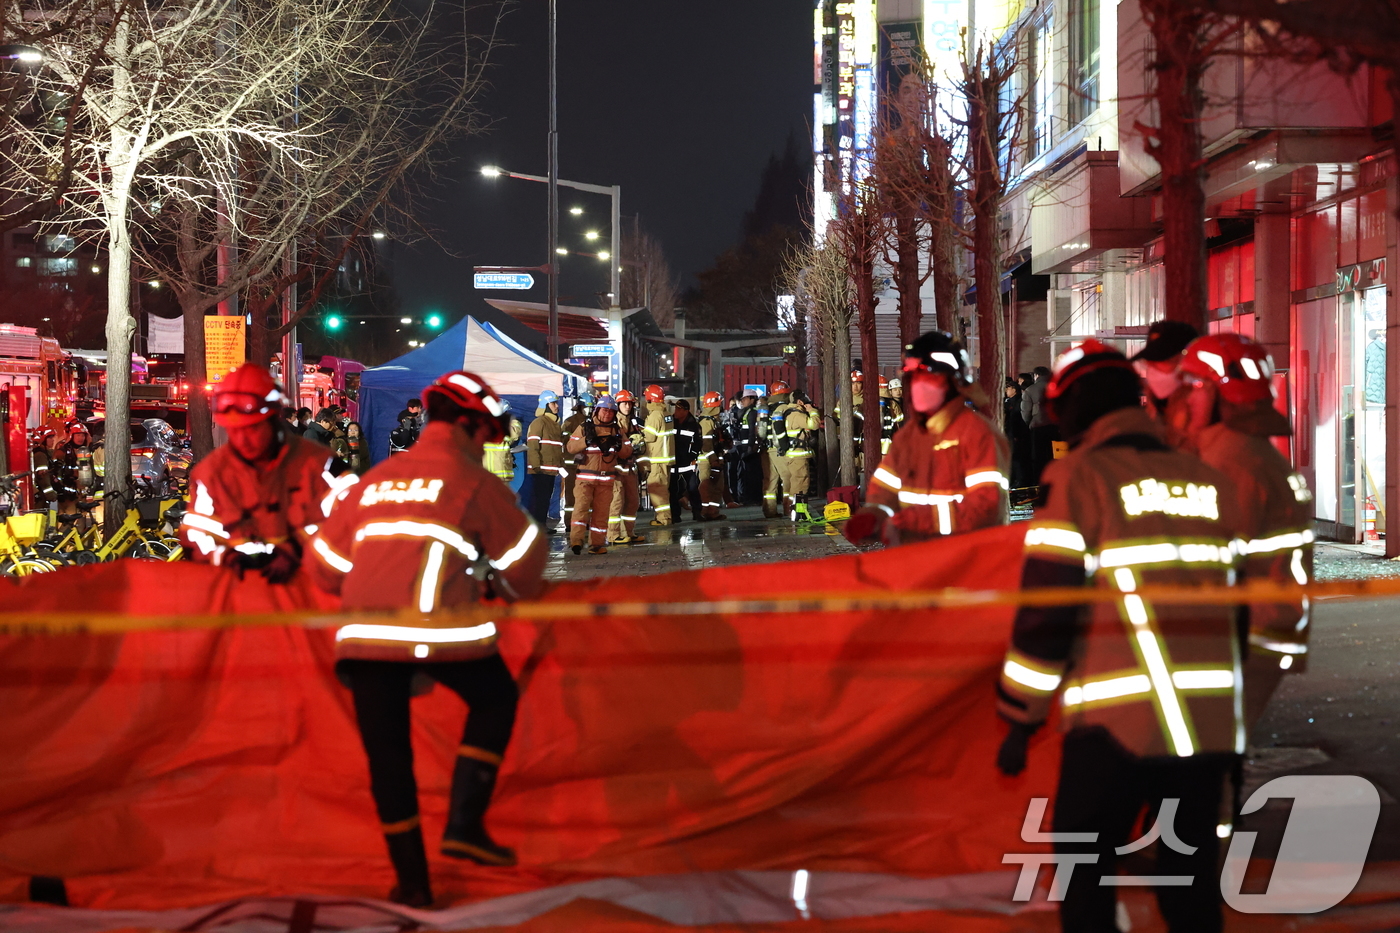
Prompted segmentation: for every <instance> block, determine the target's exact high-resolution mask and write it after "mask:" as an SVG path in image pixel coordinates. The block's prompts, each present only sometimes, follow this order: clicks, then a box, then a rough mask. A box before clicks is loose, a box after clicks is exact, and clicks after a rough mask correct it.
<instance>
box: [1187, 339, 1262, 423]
mask: <svg viewBox="0 0 1400 933" xmlns="http://www.w3.org/2000/svg"><path fill="white" fill-rule="evenodd" d="M1181 372H1182V373H1183V374H1184V375H1186V376H1187V377H1192V378H1195V379H1198V380H1201V381H1204V382H1211V383H1214V384H1215V386H1216V387H1217V388H1218V389H1219V390H1220V397H1221V398H1223V399H1225V401H1227V402H1232V403H1234V404H1236V405H1249V404H1252V403H1254V402H1259V401H1263V400H1264V399H1271V398H1273V397H1274V389H1273V386H1272V385H1271V384H1270V382H1269V380H1270V379H1271V378H1272V377H1273V375H1274V361H1273V360H1272V359H1270V357H1269V352H1268V351H1267V350H1265V349H1264V348H1263V347H1261V346H1260V345H1259V344H1257V343H1255V342H1254V341H1253V340H1250V339H1249V338H1248V337H1241V336H1240V335H1239V334H1207V335H1206V336H1204V337H1197V338H1196V339H1195V340H1193V341H1191V344H1190V345H1189V346H1188V347H1187V348H1186V353H1185V354H1184V355H1183V356H1182V358H1181Z"/></svg>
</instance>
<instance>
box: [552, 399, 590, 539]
mask: <svg viewBox="0 0 1400 933" xmlns="http://www.w3.org/2000/svg"><path fill="white" fill-rule="evenodd" d="M592 412H593V393H592V392H580V393H579V395H578V400H577V404H576V405H575V407H574V410H573V413H572V414H570V415H569V417H568V418H566V419H564V425H563V427H562V428H561V430H560V433H561V434H563V436H564V439H565V442H566V443H567V442H568V439H569V438H570V437H572V436H573V434H574V431H576V430H577V429H578V426H579V425H581V424H583V423H584V421H586V420H588V417H589V415H591V414H592ZM577 478H578V463H577V461H575V460H574V458H573V457H565V458H564V510H563V516H562V517H563V523H562V525H561V526H560V529H559V530H560V532H561V533H563V534H572V533H573V522H574V489H575V486H574V480H576V479H577Z"/></svg>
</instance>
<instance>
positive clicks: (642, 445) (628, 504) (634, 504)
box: [608, 389, 646, 544]
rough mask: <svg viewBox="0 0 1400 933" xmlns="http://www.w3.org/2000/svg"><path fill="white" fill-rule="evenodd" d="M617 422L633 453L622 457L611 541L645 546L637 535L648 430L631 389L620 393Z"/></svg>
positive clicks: (610, 519)
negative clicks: (639, 415) (643, 459)
mask: <svg viewBox="0 0 1400 933" xmlns="http://www.w3.org/2000/svg"><path fill="white" fill-rule="evenodd" d="M617 422H618V426H619V427H620V428H621V429H622V433H623V434H624V435H626V436H627V442H628V443H629V444H631V445H632V453H631V454H630V455H628V456H626V457H619V458H618V461H617V480H616V482H614V483H613V501H612V508H611V509H609V510H608V540H609V541H610V542H612V543H613V544H642V543H644V542H645V541H646V536H645V535H639V534H637V509H638V508H639V507H640V505H641V487H640V482H641V473H640V471H641V470H642V469H643V465H642V463H641V459H642V458H643V457H644V456H645V455H646V430H645V428H644V426H643V425H642V421H641V418H639V417H638V415H637V396H635V395H633V394H632V393H631V392H630V391H628V390H627V389H623V390H622V391H621V392H619V393H617Z"/></svg>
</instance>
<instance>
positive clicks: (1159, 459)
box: [901, 406, 1245, 757]
mask: <svg viewBox="0 0 1400 933" xmlns="http://www.w3.org/2000/svg"><path fill="white" fill-rule="evenodd" d="M903 433H904V432H901V434H903ZM1046 483H1047V484H1048V485H1049V487H1050V493H1049V501H1048V502H1047V503H1046V505H1045V507H1044V508H1043V509H1041V510H1038V511H1037V512H1036V516H1035V519H1034V520H1033V521H1032V522H1031V523H1030V524H1029V526H1028V527H1027V530H1026V538H1025V548H1026V560H1025V567H1024V570H1023V571H1022V586H1023V587H1026V588H1033V587H1041V586H1084V585H1086V584H1087V585H1092V586H1096V587H1099V588H1104V589H1111V590H1115V591H1118V592H1120V593H1122V594H1123V598H1122V599H1121V600H1120V601H1118V602H1116V603H1095V604H1093V605H1090V606H1088V607H1083V606H1025V607H1022V608H1021V609H1020V610H1019V611H1018V613H1017V615H1016V622H1015V627H1014V630H1013V633H1012V638H1011V647H1010V649H1009V650H1008V652H1007V655H1006V660H1005V663H1004V665H1003V667H1002V676H1001V682H1000V685H999V687H998V691H997V692H998V696H999V700H1000V702H999V704H998V708H999V711H1000V712H1001V714H1002V715H1003V716H1004V717H1006V718H1008V719H1011V720H1013V721H1018V722H1024V723H1038V722H1041V721H1043V720H1044V719H1045V718H1046V716H1047V715H1048V712H1049V707H1050V703H1051V702H1052V701H1053V699H1054V698H1055V696H1056V695H1059V696H1060V702H1061V706H1062V707H1063V712H1064V716H1063V720H1062V723H1063V726H1064V728H1065V730H1066V731H1068V730H1070V729H1074V728H1079V727H1091V726H1101V727H1103V728H1105V729H1107V730H1108V732H1109V733H1111V734H1112V736H1113V737H1114V739H1115V740H1117V742H1118V743H1119V744H1120V745H1122V746H1123V748H1124V749H1126V750H1127V751H1129V752H1131V753H1133V754H1135V755H1140V756H1162V755H1175V756H1179V757H1185V756H1189V755H1194V754H1198V753H1202V752H1242V751H1243V750H1244V738H1245V736H1244V721H1243V716H1242V710H1241V705H1240V704H1241V697H1242V690H1241V688H1242V674H1241V665H1240V637H1239V636H1240V633H1239V631H1238V629H1237V625H1236V620H1237V617H1238V613H1237V612H1236V610H1235V607H1233V606H1224V605H1222V606H1200V605H1158V604H1153V603H1149V602H1147V601H1145V600H1144V599H1142V597H1140V596H1137V595H1134V591H1135V590H1137V589H1139V588H1141V587H1144V586H1156V585H1164V584H1173V585H1183V586H1199V585H1225V584H1227V583H1229V582H1230V581H1231V580H1233V578H1234V567H1235V566H1236V564H1237V563H1238V560H1239V554H1240V550H1241V548H1240V543H1239V542H1238V541H1237V540H1236V539H1237V529H1238V526H1239V519H1238V515H1237V513H1236V511H1235V509H1234V503H1233V502H1232V496H1231V494H1230V486H1229V480H1228V479H1226V478H1225V477H1224V476H1223V475H1222V474H1220V473H1219V472H1217V471H1216V470H1213V469H1211V468H1210V467H1208V466H1206V465H1205V464H1203V463H1202V462H1201V461H1199V460H1198V459H1196V458H1195V457H1193V456H1191V455H1189V454H1185V453H1182V452H1180V451H1176V450H1172V449H1171V448H1170V447H1168V446H1167V445H1166V444H1165V442H1164V438H1163V434H1162V431H1161V428H1160V426H1158V425H1156V424H1155V423H1154V422H1153V421H1152V420H1151V419H1150V418H1149V417H1148V416H1147V414H1146V413H1145V412H1144V411H1143V410H1142V409H1141V408H1139V407H1136V406H1135V407H1133V408H1126V409H1120V410H1118V411H1114V412H1112V413H1110V414H1108V415H1105V416H1104V417H1102V418H1100V419H1099V420H1098V421H1097V422H1095V423H1094V425H1093V426H1092V427H1091V428H1090V429H1089V431H1088V432H1087V434H1086V436H1085V438H1084V440H1083V441H1082V442H1081V443H1080V444H1079V445H1078V446H1077V447H1076V448H1075V449H1074V450H1073V451H1072V452H1071V453H1070V455H1069V456H1068V457H1066V458H1064V459H1062V460H1058V461H1055V463H1054V464H1053V465H1052V466H1051V467H1050V468H1048V472H1047V474H1046Z"/></svg>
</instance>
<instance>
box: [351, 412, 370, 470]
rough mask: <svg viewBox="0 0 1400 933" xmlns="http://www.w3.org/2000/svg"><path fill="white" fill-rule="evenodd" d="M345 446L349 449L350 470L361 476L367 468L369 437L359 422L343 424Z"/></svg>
mask: <svg viewBox="0 0 1400 933" xmlns="http://www.w3.org/2000/svg"><path fill="white" fill-rule="evenodd" d="M345 446H346V447H347V448H348V449H349V451H350V471H351V472H352V473H355V474H356V475H359V476H363V475H364V473H365V471H366V470H368V469H369V438H367V437H365V429H364V428H363V427H361V426H360V422H358V421H351V422H350V423H349V424H347V425H346V426H345Z"/></svg>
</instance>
